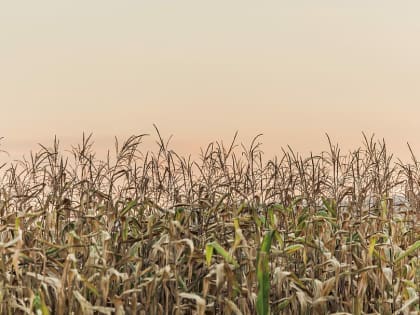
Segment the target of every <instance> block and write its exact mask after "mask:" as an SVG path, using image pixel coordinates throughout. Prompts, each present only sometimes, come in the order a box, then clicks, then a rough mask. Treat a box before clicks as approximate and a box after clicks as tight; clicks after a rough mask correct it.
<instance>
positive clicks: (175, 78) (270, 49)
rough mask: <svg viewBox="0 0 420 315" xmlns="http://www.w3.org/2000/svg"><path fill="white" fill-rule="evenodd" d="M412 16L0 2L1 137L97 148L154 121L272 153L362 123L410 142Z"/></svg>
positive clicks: (25, 143) (356, 140)
mask: <svg viewBox="0 0 420 315" xmlns="http://www.w3.org/2000/svg"><path fill="white" fill-rule="evenodd" d="M419 16H420V2H419V1H384V0H381V1H379V0H378V1H369V0H368V1H367V0H363V1H359V0H352V1H335V0H334V1H333V0H331V1H323V0H319V1H312V0H307V1H303V0H301V1H279V0H277V1H244V0H241V1H233V0H229V1H193V0H189V1H182V0H179V1H158V0H153V1H139V0H136V1H123V0H122V1H103V0H101V1H99V0H89V1H75V0H72V1H25V2H23V1H7V2H6V1H4V2H2V3H1V4H0V109H1V118H0V119H1V120H0V136H3V137H5V139H4V140H2V141H1V142H0V149H6V150H7V151H9V152H10V153H12V154H23V152H26V151H29V149H31V148H33V147H34V146H35V145H36V143H38V142H41V143H45V144H48V143H50V142H51V139H52V138H53V136H54V135H57V136H58V137H59V138H60V139H62V140H63V141H64V142H65V143H77V142H78V140H79V139H80V138H81V135H82V132H83V131H85V132H87V133H90V132H93V134H94V138H95V139H96V140H97V146H98V147H99V148H102V147H104V146H106V145H107V144H111V143H112V139H113V136H114V135H117V136H120V137H125V136H129V135H131V134H140V133H154V130H153V127H152V124H153V123H155V124H157V125H158V126H159V128H160V129H161V132H162V134H163V135H164V136H169V135H171V134H172V135H173V136H174V138H173V141H172V144H173V147H174V148H175V149H179V150H180V151H181V152H183V153H186V152H191V153H195V152H198V149H199V147H200V146H205V145H206V144H207V143H208V142H209V141H211V140H219V139H223V140H224V142H226V143H227V142H229V141H230V140H231V139H232V137H233V135H234V133H235V131H236V130H238V131H239V136H240V137H239V139H240V140H242V141H244V142H245V143H249V141H250V139H251V138H252V137H253V136H254V135H256V134H258V133H263V134H264V137H263V138H262V139H261V140H262V142H263V144H264V145H263V149H264V151H265V152H266V153H267V155H269V156H271V155H273V154H275V153H280V152H281V151H280V148H281V147H282V146H286V145H287V144H290V145H291V146H292V147H294V148H296V149H297V150H298V151H301V152H307V151H309V150H312V151H314V152H319V151H320V150H322V149H326V148H327V141H326V138H325V136H324V133H325V132H328V133H329V134H330V135H331V137H332V138H333V140H334V141H337V142H339V143H340V144H342V145H343V147H344V148H349V147H352V146H358V145H359V144H361V140H362V135H361V132H362V131H365V132H366V133H367V134H370V133H373V132H374V133H375V134H376V135H377V136H378V137H380V138H382V137H383V138H385V139H386V140H387V142H388V143H389V145H390V148H391V149H392V151H393V152H394V153H395V154H397V155H399V156H406V155H407V152H408V150H407V149H406V142H407V141H409V142H410V143H411V144H412V146H413V147H414V148H415V149H416V152H419V150H420V140H419V137H418V135H419V134H420V124H419V123H418V120H419V117H420V115H419V113H420V106H419V105H420V58H419V56H420V41H419V38H420V19H419ZM419 153H420V152H419Z"/></svg>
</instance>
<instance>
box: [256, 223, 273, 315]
mask: <svg viewBox="0 0 420 315" xmlns="http://www.w3.org/2000/svg"><path fill="white" fill-rule="evenodd" d="M274 234H275V231H269V232H268V233H266V234H265V236H264V239H263V242H262V244H261V249H260V252H259V253H258V257H257V280H258V294H257V313H258V315H268V314H269V313H270V268H269V266H268V262H269V258H270V249H271V241H272V239H273V236H274Z"/></svg>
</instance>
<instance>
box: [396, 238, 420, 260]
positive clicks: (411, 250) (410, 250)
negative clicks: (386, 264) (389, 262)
mask: <svg viewBox="0 0 420 315" xmlns="http://www.w3.org/2000/svg"><path fill="white" fill-rule="evenodd" d="M419 248H420V240H418V241H417V242H415V243H414V244H413V245H411V246H410V247H409V248H407V249H406V250H405V251H403V252H402V253H401V254H400V255H399V256H398V257H397V258H396V259H395V260H394V263H397V262H399V261H400V260H402V259H404V258H405V257H407V256H409V255H411V254H412V253H414V252H415V251H416V250H417V249H419Z"/></svg>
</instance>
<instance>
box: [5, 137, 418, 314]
mask: <svg viewBox="0 0 420 315" xmlns="http://www.w3.org/2000/svg"><path fill="white" fill-rule="evenodd" d="M142 138H143V136H133V137H130V138H129V139H128V140H127V141H125V142H124V143H123V144H122V145H118V143H116V154H115V156H113V157H111V155H109V157H108V159H107V160H105V161H99V160H97V159H96V158H95V155H94V153H93V152H92V146H91V145H92V142H91V139H90V137H87V138H85V137H84V138H83V141H82V144H81V145H79V146H77V147H75V148H73V149H72V152H71V154H70V155H69V154H67V157H65V154H64V153H63V152H60V150H59V146H58V141H54V143H53V145H52V147H51V148H47V147H41V149H40V151H39V152H37V153H35V154H32V155H31V156H30V159H28V160H22V161H18V162H13V163H6V164H4V165H3V166H2V168H1V170H0V173H1V179H0V216H1V228H0V253H1V262H0V312H1V313H2V314H32V313H36V314H49V313H50V314H71V313H73V314H82V313H84V314H255V313H256V312H258V313H259V314H267V313H268V312H271V313H272V314H327V313H341V314H344V313H351V314H417V313H418V312H419V292H420V257H419V251H420V249H419V248H420V228H419V222H420V217H419V216H420V197H418V196H420V194H419V193H420V163H419V162H417V160H416V159H415V158H414V155H413V161H412V163H410V164H403V163H401V162H399V161H395V160H394V159H393V158H392V156H390V155H389V153H388V152H387V150H386V146H385V143H384V142H376V141H374V139H369V138H366V137H365V138H364V143H363V146H362V147H361V148H359V149H357V150H354V151H352V152H349V153H348V154H345V155H342V154H341V153H340V150H339V148H338V147H337V146H333V145H330V147H329V149H328V150H327V151H326V152H322V153H321V154H319V155H312V156H309V157H305V158H304V157H301V156H300V155H297V154H296V153H294V152H293V151H292V150H291V149H290V148H289V149H288V150H284V151H283V154H282V155H281V156H280V157H279V158H276V159H274V160H271V161H268V162H265V161H264V160H263V157H262V153H261V151H260V146H259V143H258V137H257V138H256V139H254V141H253V142H252V144H251V145H250V147H249V148H246V147H244V146H242V152H239V153H238V150H240V149H241V147H237V146H236V145H235V140H234V143H232V145H231V146H229V147H225V146H223V145H222V144H221V143H217V142H216V143H212V144H210V145H209V146H208V147H207V148H206V149H205V150H203V151H202V154H201V158H200V159H199V160H198V161H191V160H190V159H189V158H186V157H181V156H179V155H177V154H176V153H175V152H173V151H171V150H169V149H168V147H167V144H166V143H165V142H164V141H163V139H161V138H160V135H159V141H158V142H159V150H158V151H157V152H148V153H143V154H142V151H141V145H140V144H141V140H142ZM235 139H236V137H235ZM397 196H400V197H399V198H397Z"/></svg>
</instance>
